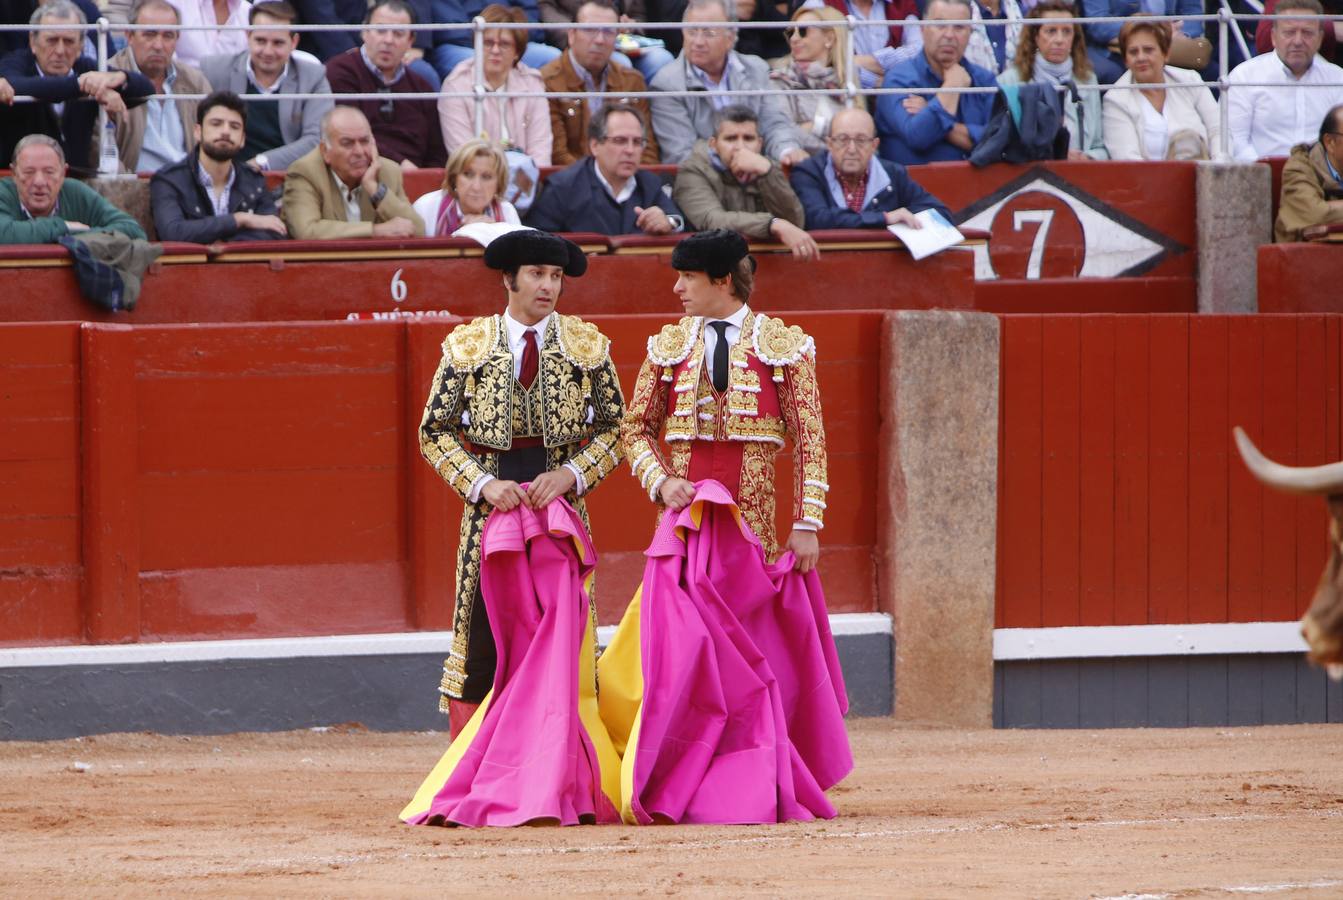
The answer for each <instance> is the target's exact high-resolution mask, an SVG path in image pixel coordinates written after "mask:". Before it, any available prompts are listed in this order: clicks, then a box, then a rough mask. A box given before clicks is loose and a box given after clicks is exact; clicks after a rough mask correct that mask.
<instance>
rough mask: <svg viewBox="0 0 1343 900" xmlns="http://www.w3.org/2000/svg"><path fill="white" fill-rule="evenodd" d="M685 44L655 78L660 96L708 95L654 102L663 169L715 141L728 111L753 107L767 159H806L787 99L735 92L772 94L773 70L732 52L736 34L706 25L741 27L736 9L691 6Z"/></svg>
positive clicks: (705, 2) (703, 0)
mask: <svg viewBox="0 0 1343 900" xmlns="http://www.w3.org/2000/svg"><path fill="white" fill-rule="evenodd" d="M681 21H683V22H684V23H685V28H684V29H682V33H683V34H684V36H685V43H684V44H683V45H682V48H681V55H680V56H678V57H676V60H675V61H674V62H672V63H669V64H668V65H666V66H663V67H662V69H661V70H659V71H658V73H657V74H656V75H654V76H653V83H652V85H651V87H652V89H653V90H655V91H685V90H691V91H703V92H704V96H703V97H702V98H701V97H654V98H653V100H652V107H653V132H654V133H655V134H656V135H657V139H658V143H659V144H660V145H661V147H662V161H663V162H664V163H679V162H681V161H682V160H684V159H685V158H686V157H688V156H689V155H690V152H691V150H693V149H694V148H695V142H696V141H707V140H708V139H709V138H711V137H713V112H714V110H715V109H721V108H722V107H725V106H731V105H733V104H740V105H743V106H747V107H750V109H751V110H752V111H754V112H755V114H756V116H757V118H758V119H759V121H760V134H761V137H763V138H764V140H765V154H766V155H767V156H771V157H773V158H774V159H776V160H778V161H779V162H787V163H799V162H802V161H803V160H805V159H806V158H807V154H806V152H805V151H803V149H802V140H801V136H800V135H799V134H798V132H797V128H796V126H794V125H793V121H792V118H791V117H790V116H789V115H788V110H787V108H786V107H785V106H784V101H783V95H782V94H777V93H776V94H764V95H760V94H757V95H752V96H745V97H743V96H739V95H734V94H730V93H727V92H728V91H733V90H767V89H769V88H770V87H771V85H770V81H769V64H768V63H766V62H765V61H764V60H763V59H761V58H760V57H758V56H750V55H747V54H744V53H738V52H737V51H735V50H733V49H732V48H733V46H734V45H735V44H736V43H737V29H735V28H726V27H723V26H721V25H717V26H707V25H702V24H699V23H705V22H735V21H737V4H736V3H725V2H724V0H690V2H689V3H687V4H686V8H685V16H684V18H682V20H681Z"/></svg>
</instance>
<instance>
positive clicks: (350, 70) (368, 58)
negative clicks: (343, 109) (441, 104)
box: [326, 0, 448, 169]
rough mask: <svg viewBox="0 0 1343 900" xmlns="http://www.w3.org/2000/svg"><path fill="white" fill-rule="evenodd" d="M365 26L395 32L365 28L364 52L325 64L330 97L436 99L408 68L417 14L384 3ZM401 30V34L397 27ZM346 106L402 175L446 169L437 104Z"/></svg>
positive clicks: (401, 1) (401, 4)
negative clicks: (358, 114) (368, 128)
mask: <svg viewBox="0 0 1343 900" xmlns="http://www.w3.org/2000/svg"><path fill="white" fill-rule="evenodd" d="M366 24H368V25H380V26H393V27H382V28H365V29H364V32H363V38H364V43H363V46H360V47H354V48H352V49H350V50H347V51H345V52H344V53H341V54H338V55H336V56H333V57H332V58H331V59H330V60H329V61H328V62H327V64H326V78H327V81H329V82H330V83H331V92H332V93H335V94H342V93H350V94H355V93H360V94H373V93H379V94H410V93H417V94H432V93H434V92H435V90H436V89H435V87H434V86H433V85H431V84H430V83H429V82H427V81H425V80H424V79H423V78H422V77H420V76H419V75H417V74H416V73H414V72H412V71H411V70H410V69H409V68H408V67H407V66H406V64H405V57H406V52H407V51H408V50H409V49H410V47H411V45H412V44H413V43H414V41H415V33H414V32H413V31H411V30H410V29H408V28H406V27H405V26H407V25H413V24H415V13H414V11H413V10H412V9H411V8H410V5H409V4H408V3H406V2H405V0H379V2H378V3H377V5H375V6H374V7H373V10H372V11H371V12H370V13H369V14H368V19H367V22H366ZM398 25H399V26H401V27H400V28H397V27H394V26H398ZM340 102H341V103H342V104H345V105H348V106H353V107H356V108H357V109H359V110H360V111H361V112H363V114H364V115H365V116H366V117H367V118H368V121H369V123H370V124H371V125H372V126H373V137H374V138H375V139H376V140H377V142H378V155H379V156H383V157H386V158H387V159H390V160H394V161H396V162H398V163H400V164H401V168H403V169H417V168H425V167H441V166H443V165H445V164H446V163H447V160H448V154H447V151H446V150H444V149H443V132H442V130H441V129H440V128H439V124H438V110H437V109H436V107H435V106H434V99H433V98H430V99H427V100H392V99H386V100H350V101H340Z"/></svg>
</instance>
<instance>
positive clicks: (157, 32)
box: [109, 0, 210, 172]
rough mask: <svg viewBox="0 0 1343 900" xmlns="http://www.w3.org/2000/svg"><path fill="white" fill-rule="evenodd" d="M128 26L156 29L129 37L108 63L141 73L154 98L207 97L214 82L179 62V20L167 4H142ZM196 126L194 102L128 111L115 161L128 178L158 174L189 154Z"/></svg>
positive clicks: (162, 0)
mask: <svg viewBox="0 0 1343 900" xmlns="http://www.w3.org/2000/svg"><path fill="white" fill-rule="evenodd" d="M130 24H132V25H143V26H152V27H147V28H146V29H145V30H143V31H138V30H137V31H130V32H128V33H127V38H126V48H125V49H124V50H122V51H121V52H120V53H118V54H117V55H116V56H113V57H112V58H111V59H110V60H109V62H110V63H111V65H112V66H113V67H114V68H118V69H124V70H125V71H127V72H139V73H140V74H141V75H144V76H145V77H146V78H148V79H149V81H150V83H151V84H153V85H154V93H155V94H167V95H172V94H208V93H210V82H208V81H206V80H205V75H204V74H202V73H201V70H200V69H197V68H196V67H194V66H189V65H187V64H186V63H184V62H180V61H175V60H174V59H173V52H174V51H175V50H176V49H177V39H178V34H179V33H180V32H179V31H178V28H179V26H180V25H181V14H180V13H179V12H178V11H177V8H176V7H175V6H173V5H172V4H171V3H169V2H168V0H141V2H139V3H136V4H135V6H134V7H132V8H131V14H130ZM195 123H196V101H195V100H172V99H169V98H167V97H165V98H163V99H150V100H147V101H146V102H145V103H143V104H141V105H140V106H137V107H135V108H134V109H131V110H128V111H127V112H126V114H125V115H123V116H121V117H120V119H119V120H118V121H117V123H116V128H117V155H118V156H119V157H120V158H121V168H122V170H123V171H126V172H157V171H158V170H159V169H161V168H162V167H163V166H166V165H169V164H171V163H175V162H177V161H179V160H181V159H182V158H183V157H185V156H186V155H187V151H188V150H189V149H191V129H192V128H193V126H194V125H195Z"/></svg>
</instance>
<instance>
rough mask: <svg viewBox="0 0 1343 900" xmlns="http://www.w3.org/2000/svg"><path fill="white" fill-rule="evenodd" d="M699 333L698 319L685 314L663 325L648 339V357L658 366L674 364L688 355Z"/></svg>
mask: <svg viewBox="0 0 1343 900" xmlns="http://www.w3.org/2000/svg"><path fill="white" fill-rule="evenodd" d="M697 334H699V319H697V318H694V317H691V316H686V317H685V318H683V319H682V320H681V321H679V322H677V323H676V324H675V325H663V326H662V330H661V331H659V332H658V333H657V334H655V335H653V336H652V337H650V338H649V339H648V358H649V359H650V360H652V361H653V362H654V363H656V364H657V365H659V366H675V365H678V364H679V363H681V362H682V361H684V360H685V358H686V357H687V356H689V355H690V348H691V347H693V346H695V336H696V335H697Z"/></svg>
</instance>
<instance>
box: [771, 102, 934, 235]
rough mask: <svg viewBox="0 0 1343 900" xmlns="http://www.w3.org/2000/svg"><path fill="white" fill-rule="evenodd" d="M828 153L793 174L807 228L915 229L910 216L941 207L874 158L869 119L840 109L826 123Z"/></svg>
mask: <svg viewBox="0 0 1343 900" xmlns="http://www.w3.org/2000/svg"><path fill="white" fill-rule="evenodd" d="M826 145H827V146H828V147H829V150H828V151H826V152H825V153H818V154H817V155H815V156H813V157H812V158H811V159H809V160H807V161H806V162H804V163H803V164H802V165H800V166H797V167H796V168H795V169H793V174H792V181H793V190H795V191H797V196H798V199H799V200H801V201H802V207H803V209H805V210H806V212H807V228H809V229H811V230H813V231H814V230H817V229H821V228H885V227H886V226H887V225H894V224H895V223H897V222H898V223H900V224H903V225H909V226H910V227H912V228H918V227H920V225H919V223H918V221H917V220H916V219H915V218H914V214H915V213H918V212H922V211H923V210H925V209H936V210H938V211H939V212H941V213H942V215H943V216H945V217H946V218H947V219H948V220H950V219H951V213H950V212H948V211H947V208H946V207H945V206H943V205H942V202H941V201H940V200H938V199H937V198H936V197H934V196H933V195H932V194H930V193H928V192H927V191H925V190H924V189H923V188H921V187H919V185H918V184H916V183H915V181H914V179H912V178H910V177H909V173H908V172H906V171H905V167H904V166H902V165H900V164H899V163H893V162H890V161H889V160H885V159H880V158H878V157H877V155H876V151H877V135H876V127H875V126H874V125H873V123H872V117H871V116H870V115H868V114H867V113H866V112H864V111H863V110H861V109H843V110H840V111H839V112H838V113H836V114H835V117H834V119H832V120H831V121H830V136H829V137H828V138H826Z"/></svg>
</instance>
